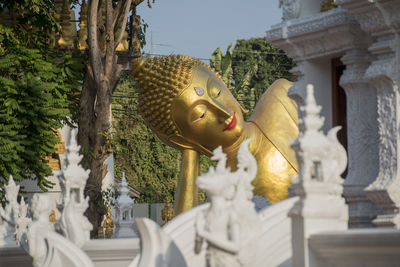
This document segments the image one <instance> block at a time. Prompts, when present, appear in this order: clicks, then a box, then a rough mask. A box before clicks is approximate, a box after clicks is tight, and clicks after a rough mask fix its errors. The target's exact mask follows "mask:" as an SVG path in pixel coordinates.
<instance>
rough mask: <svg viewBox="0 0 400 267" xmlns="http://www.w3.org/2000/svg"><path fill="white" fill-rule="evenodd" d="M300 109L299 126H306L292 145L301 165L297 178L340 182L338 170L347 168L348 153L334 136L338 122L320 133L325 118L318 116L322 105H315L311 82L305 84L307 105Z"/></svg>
mask: <svg viewBox="0 0 400 267" xmlns="http://www.w3.org/2000/svg"><path fill="white" fill-rule="evenodd" d="M300 110H301V111H302V112H303V113H304V118H303V119H302V120H301V121H300V123H301V124H302V126H303V127H301V128H304V129H305V130H304V132H303V133H302V134H300V136H299V138H298V139H297V140H296V141H295V142H294V143H293V145H292V147H293V149H294V150H295V151H296V152H297V153H296V155H297V160H298V163H299V166H300V169H301V172H300V174H299V178H300V179H299V180H301V181H311V180H320V181H323V182H326V183H332V184H341V183H342V182H343V179H342V178H341V177H340V174H341V173H342V172H343V171H344V170H345V169H346V165H347V154H346V150H345V149H344V148H343V146H342V145H341V144H340V143H339V141H338V140H337V137H336V133H337V132H338V131H339V130H340V126H336V127H334V128H333V129H331V130H330V131H329V132H328V135H327V136H326V137H325V135H324V134H323V133H322V131H321V130H320V128H321V127H322V126H323V124H324V118H323V117H320V116H319V112H320V110H321V106H317V105H316V102H315V98H314V87H313V86H312V85H308V86H307V99H306V106H303V107H301V108H300Z"/></svg>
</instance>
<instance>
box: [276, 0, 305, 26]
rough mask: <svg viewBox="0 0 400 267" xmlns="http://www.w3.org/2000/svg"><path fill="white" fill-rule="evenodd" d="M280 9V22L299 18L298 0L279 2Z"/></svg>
mask: <svg viewBox="0 0 400 267" xmlns="http://www.w3.org/2000/svg"><path fill="white" fill-rule="evenodd" d="M279 7H281V8H282V20H283V21H286V20H290V19H296V18H298V17H299V16H300V0H279Z"/></svg>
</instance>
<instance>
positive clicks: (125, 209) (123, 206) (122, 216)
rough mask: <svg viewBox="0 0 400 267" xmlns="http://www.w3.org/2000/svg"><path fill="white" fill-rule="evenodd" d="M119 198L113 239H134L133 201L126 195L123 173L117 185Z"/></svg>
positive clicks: (126, 189) (126, 187)
mask: <svg viewBox="0 0 400 267" xmlns="http://www.w3.org/2000/svg"><path fill="white" fill-rule="evenodd" d="M118 192H119V196H118V198H117V207H116V208H117V209H116V210H117V219H116V221H115V226H116V231H115V234H114V237H116V238H119V237H134V236H136V233H135V232H134V231H133V228H132V227H133V215H132V214H133V204H134V201H133V199H132V198H131V197H130V196H129V195H128V192H129V189H128V183H127V182H126V178H125V173H124V172H123V173H122V181H121V183H120V184H119V189H118Z"/></svg>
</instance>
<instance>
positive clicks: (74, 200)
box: [56, 130, 92, 247]
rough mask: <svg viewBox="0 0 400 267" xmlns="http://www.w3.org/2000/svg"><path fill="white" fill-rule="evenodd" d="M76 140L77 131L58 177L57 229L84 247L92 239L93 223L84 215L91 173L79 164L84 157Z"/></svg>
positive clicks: (73, 135) (74, 133)
mask: <svg viewBox="0 0 400 267" xmlns="http://www.w3.org/2000/svg"><path fill="white" fill-rule="evenodd" d="M75 138H76V130H72V131H71V136H70V142H69V145H68V147H67V153H66V156H65V157H66V163H67V164H66V167H65V168H63V169H62V171H61V173H60V174H59V176H58V178H59V179H60V185H61V189H62V195H61V199H60V201H59V203H57V207H58V209H59V210H60V212H61V218H60V220H59V221H57V223H56V227H57V229H58V230H59V231H60V232H61V233H62V234H63V235H64V236H65V237H66V238H68V239H69V240H71V241H72V242H73V243H75V244H76V245H77V246H79V247H82V246H83V245H84V244H85V242H87V241H88V240H89V239H90V231H91V230H92V225H91V223H90V222H89V220H88V219H87V218H86V216H85V215H84V212H85V210H86V209H87V207H88V201H89V198H88V197H86V198H85V197H84V194H83V193H84V189H85V185H86V180H87V179H88V178H89V172H90V171H89V170H84V169H83V168H82V166H81V165H80V164H79V162H80V161H81V159H82V156H81V155H79V148H80V146H78V145H77V143H76V139H75Z"/></svg>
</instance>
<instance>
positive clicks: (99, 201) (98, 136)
mask: <svg viewBox="0 0 400 267" xmlns="http://www.w3.org/2000/svg"><path fill="white" fill-rule="evenodd" d="M142 1H143V0H134V1H132V0H120V1H114V0H102V1H99V0H89V1H88V16H87V18H88V22H87V25H88V52H89V62H88V64H87V71H86V75H85V80H84V83H83V87H82V93H81V99H80V104H79V117H78V127H79V131H78V142H79V144H80V145H81V153H82V154H83V159H82V162H81V164H82V166H83V167H84V168H86V169H90V170H91V172H90V176H89V179H88V181H87V183H86V187H85V195H86V196H89V208H88V209H87V211H86V216H87V217H88V219H89V221H90V222H91V223H92V224H93V231H92V233H91V236H92V237H94V236H96V235H97V232H98V228H99V227H100V226H101V222H102V217H103V215H104V214H105V212H106V207H104V201H103V198H102V192H101V186H102V182H103V179H104V177H105V175H106V173H107V166H105V165H104V161H105V160H106V159H107V158H108V157H109V156H110V154H111V149H110V147H106V146H107V144H108V142H107V139H108V138H110V124H111V123H110V108H111V97H112V90H113V88H114V87H115V85H116V83H117V82H118V79H119V76H120V73H121V70H122V66H121V65H118V64H117V60H118V56H117V54H116V48H117V46H118V44H119V43H120V42H121V39H122V37H123V33H124V31H125V28H126V24H127V21H128V15H129V11H130V10H131V9H132V8H136V6H137V5H138V4H140V3H141V2H142Z"/></svg>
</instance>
